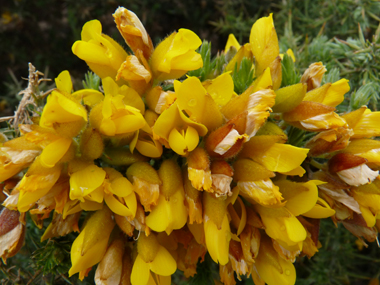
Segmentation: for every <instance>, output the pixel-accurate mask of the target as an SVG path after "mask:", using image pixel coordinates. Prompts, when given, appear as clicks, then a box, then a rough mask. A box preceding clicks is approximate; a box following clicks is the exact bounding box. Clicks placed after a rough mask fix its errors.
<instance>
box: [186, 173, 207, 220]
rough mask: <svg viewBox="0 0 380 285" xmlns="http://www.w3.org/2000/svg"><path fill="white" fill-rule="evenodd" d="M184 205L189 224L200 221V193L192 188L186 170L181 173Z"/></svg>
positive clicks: (201, 217) (201, 218)
mask: <svg viewBox="0 0 380 285" xmlns="http://www.w3.org/2000/svg"><path fill="white" fill-rule="evenodd" d="M183 179H184V190H185V205H186V208H187V209H188V211H189V224H193V223H194V222H195V223H198V224H200V223H202V220H203V214H202V193H201V192H200V191H198V189H196V188H194V187H193V185H192V182H191V181H190V180H189V175H188V172H187V171H186V170H184V173H183Z"/></svg>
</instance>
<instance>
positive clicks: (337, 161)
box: [328, 153, 367, 173]
mask: <svg viewBox="0 0 380 285" xmlns="http://www.w3.org/2000/svg"><path fill="white" fill-rule="evenodd" d="M366 162H367V159H365V158H363V157H359V156H356V155H353V154H351V153H338V154H336V155H334V156H333V157H332V158H331V159H330V160H329V163H328V166H329V170H330V172H333V173H335V172H339V171H342V170H345V169H349V168H353V167H356V166H359V165H361V164H364V163H366Z"/></svg>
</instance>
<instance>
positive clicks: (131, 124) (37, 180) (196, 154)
mask: <svg viewBox="0 0 380 285" xmlns="http://www.w3.org/2000/svg"><path fill="white" fill-rule="evenodd" d="M113 16H114V19H115V22H116V25H117V28H118V30H119V32H120V33H121V35H122V36H123V38H124V40H125V42H126V44H127V45H128V46H129V47H130V49H131V51H132V53H129V52H126V51H125V50H124V49H123V48H122V46H121V45H120V44H118V43H116V42H115V41H114V40H113V39H111V38H110V37H109V36H106V35H104V34H103V33H102V26H101V23H100V22H99V21H98V20H93V21H90V22H87V23H86V24H85V25H84V26H83V29H82V34H81V40H79V41H77V42H75V43H74V44H73V46H72V51H73V53H74V54H75V55H77V56H78V57H79V58H80V59H83V60H84V61H85V62H86V63H87V65H88V66H89V68H90V69H91V70H92V71H93V72H95V73H96V74H97V76H99V77H100V78H101V82H102V85H101V88H99V90H94V89H81V90H76V91H74V90H73V84H72V81H71V78H70V74H69V72H68V71H63V72H62V73H60V74H59V76H58V77H57V78H56V80H55V82H56V88H55V89H54V90H53V91H52V92H51V93H50V94H49V96H48V97H47V100H46V103H45V105H44V107H43V110H42V113H41V114H34V115H35V116H34V117H33V120H32V121H33V123H30V124H24V125H20V126H19V129H20V135H19V136H18V137H16V138H13V139H11V140H9V141H6V142H4V143H2V144H1V146H0V182H3V185H4V187H3V188H4V192H5V193H6V194H7V198H6V199H5V201H4V203H3V205H4V206H5V207H6V209H4V210H3V211H2V212H1V214H0V219H1V221H3V220H4V221H7V223H8V224H9V225H8V224H7V225H8V226H6V227H5V228H4V227H3V228H2V231H1V232H0V239H1V240H2V241H6V242H4V243H3V242H1V245H0V248H1V251H0V253H1V257H2V258H3V259H4V260H6V258H8V257H10V256H12V255H14V254H15V253H16V252H17V251H18V250H19V248H20V247H21V244H22V241H23V238H24V235H25V226H24V216H25V212H27V211H29V212H30V213H31V214H32V215H35V216H36V217H37V218H36V219H37V220H38V222H39V223H41V224H42V220H44V219H46V218H48V216H49V214H50V212H54V214H53V218H52V221H51V223H50V225H49V226H48V228H47V229H46V231H45V233H44V234H43V236H42V240H45V239H49V238H54V237H58V236H63V235H66V234H68V233H70V232H72V231H79V225H78V221H80V223H82V220H80V217H81V215H82V214H84V213H85V214H86V218H85V220H84V223H83V224H82V225H81V227H80V228H81V229H80V233H79V235H78V236H77V237H76V239H75V241H74V242H73V244H72V247H71V253H70V255H71V268H70V270H69V275H70V276H71V275H73V274H76V273H79V278H80V279H81V280H82V279H83V278H85V276H87V274H88V272H89V271H90V270H91V267H93V266H95V265H96V264H98V263H99V265H98V266H97V269H96V273H95V282H96V284H132V285H136V284H170V283H171V275H172V274H174V273H175V271H176V270H177V269H178V270H181V271H183V272H184V275H185V276H186V277H190V276H193V275H195V274H196V273H197V263H198V262H203V260H204V258H205V254H206V253H207V252H208V254H209V255H210V256H211V259H212V260H213V261H214V262H215V263H217V264H218V266H219V274H220V280H221V282H223V283H224V284H235V277H234V274H235V273H236V276H237V278H238V279H239V280H241V276H242V275H245V276H246V277H251V278H252V280H253V282H254V283H255V284H256V285H258V284H265V283H267V284H269V285H277V284H280V285H282V284H284V285H288V284H294V283H295V279H296V273H295V268H294V266H293V262H294V261H295V260H296V258H297V257H298V256H299V255H307V256H308V257H312V256H313V255H314V254H315V253H316V252H317V251H318V248H319V242H318V232H319V221H318V219H322V218H328V217H332V219H333V221H334V222H335V223H338V222H342V223H343V224H344V225H345V227H346V228H347V229H348V230H350V231H351V232H352V233H353V234H354V235H356V236H358V237H363V238H364V239H366V240H368V241H374V240H375V239H376V235H377V231H378V230H379V225H380V223H379V218H380V207H379V203H380V182H379V181H380V180H379V169H380V155H379V153H380V152H379V150H380V143H379V142H378V141H377V140H374V139H372V137H374V136H380V129H379V127H378V123H377V122H378V118H379V116H380V115H379V112H376V111H374V112H372V111H371V110H370V109H368V108H367V107H366V106H362V107H360V108H359V109H357V110H353V111H352V112H350V113H346V114H339V113H338V112H337V111H336V107H337V105H339V104H340V103H342V102H343V101H344V96H345V94H346V93H347V92H348V91H349V90H350V87H349V84H348V80H346V79H340V80H338V81H336V82H328V83H325V84H322V82H323V76H324V73H325V72H326V68H325V67H324V66H323V64H322V63H321V62H318V63H313V64H311V65H310V66H309V68H308V69H307V70H306V71H305V72H304V74H303V75H302V77H301V78H300V80H299V82H293V83H292V85H289V86H283V85H281V84H284V82H285V80H284V81H283V80H282V79H283V77H282V72H283V70H285V71H287V70H286V66H285V65H282V64H281V61H282V58H283V54H280V48H279V45H278V38H277V33H276V30H275V27H274V24H273V18H272V14H270V15H269V16H268V17H264V18H261V19H258V20H257V21H256V23H254V25H253V26H252V29H251V33H250V35H249V43H245V44H242V45H240V44H239V43H238V41H237V40H236V38H235V36H233V35H230V36H229V38H228V41H227V44H226V47H225V51H224V52H223V53H220V54H218V55H217V57H216V60H218V62H219V63H218V67H215V66H214V65H213V64H211V65H210V62H207V61H205V62H203V59H202V55H201V54H200V53H198V51H197V49H198V48H199V47H200V46H201V44H202V41H201V40H200V39H199V37H198V36H197V35H196V34H195V33H194V32H192V31H190V30H187V29H180V30H178V31H176V32H173V33H172V34H170V35H169V36H168V37H167V38H166V39H164V40H163V41H162V42H160V43H159V44H158V45H157V46H154V45H153V43H152V40H151V39H150V36H149V34H148V33H147V31H146V30H145V28H144V26H143V24H142V22H141V21H140V20H139V18H138V17H137V16H136V15H135V14H134V13H133V12H131V11H129V10H127V9H125V8H121V7H120V8H118V9H117V10H116V12H115V13H114V15H113ZM203 47H204V46H202V48H201V50H202V49H203ZM286 53H287V56H290V57H292V59H293V61H295V58H294V54H293V52H292V51H291V50H288V51H287V52H286ZM287 56H285V58H287ZM290 61H291V59H290ZM247 63H248V64H247ZM204 65H205V66H204ZM209 68H211V69H212V70H211V71H212V72H211V71H210V72H209V73H208V74H207V76H203V75H202V76H199V77H198V75H199V74H198V73H197V72H198V71H201V72H203V71H205V70H206V69H209ZM197 70H198V71H197ZM189 71H193V72H192V73H191V74H192V75H189V74H187V73H188V72H189ZM194 74H198V75H197V76H194ZM202 78H203V79H202ZM204 78H207V79H204ZM242 78H245V79H244V80H243V79H242ZM243 81H244V82H243ZM244 84H245V85H244ZM238 85H239V88H236V87H237V86H238ZM280 87H281V88H280ZM240 89H242V90H240ZM237 90H240V91H237ZM297 129H298V130H297ZM296 132H305V133H306V132H309V133H308V137H309V138H310V139H309V140H308V142H302V143H299V142H297V141H296V140H295V138H294V133H296ZM315 158H318V162H317V161H316V160H315ZM18 213H21V214H18ZM19 217H20V220H18V218H19ZM317 225H318V226H317Z"/></svg>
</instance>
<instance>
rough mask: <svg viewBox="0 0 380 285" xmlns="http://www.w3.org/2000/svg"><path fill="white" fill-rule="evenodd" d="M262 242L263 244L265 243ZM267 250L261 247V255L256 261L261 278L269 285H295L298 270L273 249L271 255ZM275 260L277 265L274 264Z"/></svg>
mask: <svg viewBox="0 0 380 285" xmlns="http://www.w3.org/2000/svg"><path fill="white" fill-rule="evenodd" d="M261 242H262V243H263V241H261ZM265 249H266V248H265V247H263V246H260V250H259V255H258V256H257V258H256V260H255V266H256V268H257V272H258V273H259V275H260V277H261V278H262V279H263V280H264V281H265V283H266V284H268V285H279V284H280V285H294V284H295V282H296V270H295V268H294V266H293V264H292V263H291V262H290V261H287V260H285V259H283V258H281V257H279V256H278V255H277V253H276V252H274V250H273V249H272V250H273V252H272V251H271V253H269V251H268V250H265ZM276 255H277V258H276ZM274 258H275V259H276V260H277V263H274V261H273V259H274Z"/></svg>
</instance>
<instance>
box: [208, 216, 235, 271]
mask: <svg viewBox="0 0 380 285" xmlns="http://www.w3.org/2000/svg"><path fill="white" fill-rule="evenodd" d="M204 230H205V237H206V246H207V249H208V252H209V253H210V256H211V258H212V259H213V260H214V262H216V263H219V264H220V265H226V264H227V263H228V253H229V244H230V240H231V231H230V225H229V223H228V218H227V215H225V216H224V219H223V222H222V227H221V229H220V230H218V228H217V226H216V225H215V224H214V222H213V221H211V220H206V221H205V223H204Z"/></svg>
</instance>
